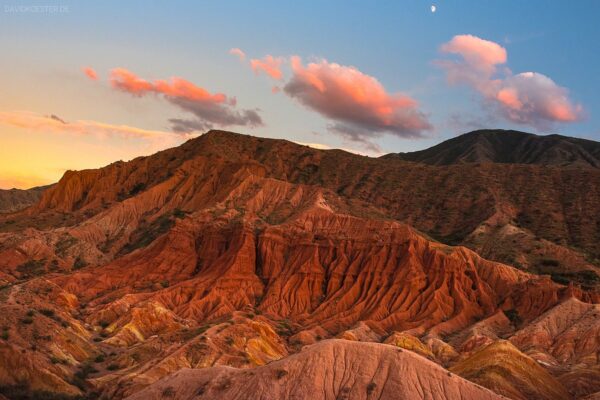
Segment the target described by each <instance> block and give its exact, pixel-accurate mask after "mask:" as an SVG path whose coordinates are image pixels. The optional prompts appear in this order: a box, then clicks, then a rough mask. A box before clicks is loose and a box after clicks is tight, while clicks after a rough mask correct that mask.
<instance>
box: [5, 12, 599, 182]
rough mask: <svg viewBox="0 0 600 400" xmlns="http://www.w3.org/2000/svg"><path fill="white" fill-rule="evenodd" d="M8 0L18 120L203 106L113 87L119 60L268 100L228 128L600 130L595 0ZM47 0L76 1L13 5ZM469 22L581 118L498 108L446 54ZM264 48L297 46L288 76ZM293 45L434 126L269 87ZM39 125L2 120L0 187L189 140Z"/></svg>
mask: <svg viewBox="0 0 600 400" xmlns="http://www.w3.org/2000/svg"><path fill="white" fill-rule="evenodd" d="M0 4H1V5H2V6H1V9H0V33H1V34H0V45H1V46H2V49H3V55H2V62H1V63H0V84H1V87H2V88H3V90H2V93H3V94H2V96H0V112H4V113H5V115H4V117H6V118H10V117H11V114H10V113H14V112H27V113H32V114H36V115H41V116H47V115H51V114H54V115H57V116H59V117H60V118H61V119H63V120H65V121H66V122H71V121H96V122H99V123H103V124H109V125H115V126H121V125H127V126H129V127H136V128H140V129H145V130H152V131H160V132H170V131H171V130H172V126H171V124H170V123H169V119H172V118H185V117H186V116H189V115H190V113H189V110H185V109H183V108H182V107H181V106H178V105H177V104H176V102H173V101H165V99H166V96H162V95H152V94H149V95H131V93H124V92H123V90H115V88H114V87H111V85H110V84H109V82H108V74H109V71H111V70H112V69H114V68H125V69H127V70H129V71H131V72H133V73H135V74H136V75H137V76H139V77H142V78H144V79H147V80H149V81H153V80H156V79H164V80H167V79H169V78H170V77H180V78H183V79H185V80H187V81H189V82H191V83H193V84H194V85H196V86H198V87H201V88H204V89H206V90H207V91H208V92H210V93H224V94H225V95H226V96H227V97H228V98H233V97H235V98H236V99H237V103H236V105H235V110H250V109H251V110H258V111H257V112H258V113H259V114H260V116H261V118H262V121H263V122H264V125H263V126H260V127H254V128H252V127H250V126H227V127H226V129H228V130H233V131H237V132H242V133H248V134H252V135H257V136H265V137H275V138H286V139H290V140H294V141H298V142H304V143H319V144H323V145H326V146H330V147H342V148H347V149H352V150H355V151H361V152H367V153H370V154H374V150H373V148H374V147H377V148H378V149H379V151H380V152H383V153H386V152H399V151H412V150H417V149H422V148H426V147H429V146H431V145H433V144H435V143H438V142H440V141H442V140H445V139H447V138H450V137H453V136H455V135H456V134H459V133H463V132H466V131H469V130H472V128H474V127H476V126H478V125H479V126H486V127H490V128H515V129H519V130H524V131H529V132H536V133H541V134H544V133H553V132H556V133H563V134H566V135H570V136H578V137H584V138H590V139H594V140H600V117H599V116H598V115H597V112H596V110H598V109H599V106H600V99H599V96H598V95H597V93H599V92H600V79H597V77H596V74H597V71H599V70H600V52H598V48H599V47H598V43H600V25H599V24H598V23H597V21H598V20H599V18H600V2H597V1H577V2H566V1H526V2H523V1H430V2H424V1H407V2H399V1H386V2H384V1H381V2H367V1H312V2H311V1H303V2H276V1H260V2H248V1H198V2H194V3H193V4H192V3H190V4H187V3H184V2H168V3H167V2H160V3H159V2H157V3H150V2H142V1H131V2H117V1H114V2H111V1H107V2H97V3H92V2H66V1H60V2H48V1H44V2H25V3H17V2H14V1H6V0H1V1H0ZM36 4H38V5H58V6H60V7H62V9H61V10H62V12H55V13H50V12H32V11H30V10H29V11H28V9H21V11H15V8H14V6H17V5H27V6H30V5H36ZM432 4H434V5H435V6H436V7H437V10H436V12H435V13H432V12H431V9H430V6H431V5H432ZM457 35H473V36H475V37H477V38H480V39H481V40H485V41H491V42H495V43H496V44H498V45H499V46H501V47H503V48H504V49H505V51H506V54H507V60H506V62H505V63H502V65H500V64H498V67H497V68H498V69H497V72H498V73H502V74H507V73H505V72H504V69H505V68H509V69H510V71H511V72H510V74H511V75H516V74H518V73H521V72H528V71H534V72H537V73H539V74H543V75H544V76H546V77H548V78H550V79H551V80H552V81H553V82H554V83H555V84H556V85H557V87H560V88H564V89H565V90H568V102H569V104H571V105H573V107H575V106H577V105H580V106H581V107H582V109H581V110H580V111H577V118H576V120H573V121H570V122H552V121H550V123H544V124H541V125H540V124H532V123H527V122H526V123H516V122H515V121H516V120H518V119H520V120H523V119H527V118H528V117H530V116H531V115H527V116H523V115H522V114H519V115H518V116H516V117H515V116H513V118H512V119H511V118H506V114H502V113H499V112H498V110H497V109H494V108H493V107H496V108H497V107H498V104H496V105H494V106H493V107H491V106H490V103H493V102H494V101H495V100H493V99H492V100H493V101H491V100H490V99H491V97H490V95H489V93H487V92H485V90H484V89H475V86H474V85H473V84H464V82H462V83H459V84H449V82H448V79H449V78H448V71H447V70H445V69H444V68H442V67H440V66H439V65H437V64H436V61H435V60H440V59H449V58H452V59H454V58H456V57H458V58H459V59H460V56H461V55H462V53H452V54H444V52H442V51H441V50H440V48H441V46H442V45H443V44H444V43H448V42H449V41H451V40H452V39H453V37H455V36H457ZM231 48H239V49H242V50H243V51H244V52H245V54H246V55H247V60H246V62H244V63H242V62H240V61H239V60H238V59H237V58H236V57H234V56H232V55H231V54H229V50H230V49H231ZM457 54H458V55H457ZM266 55H273V56H275V57H281V58H282V59H283V60H284V61H283V63H282V66H281V69H282V71H283V74H284V76H285V78H284V79H283V80H282V81H281V82H274V81H273V80H272V79H270V78H269V77H268V76H267V75H266V74H263V73H258V74H255V73H253V71H252V69H251V68H250V65H249V60H250V59H253V58H256V59H260V58H262V57H264V56H266ZM293 55H297V56H299V57H301V60H302V65H303V66H304V67H305V68H307V70H308V65H309V63H310V62H319V61H320V60H327V63H328V64H326V65H325V67H327V66H329V65H331V64H333V63H336V64H339V65H341V66H343V67H350V66H352V67H354V68H355V70H356V71H359V72H360V74H361V75H360V76H359V77H363V76H368V77H372V78H374V79H376V80H377V81H378V82H379V83H380V84H381V85H382V87H383V88H384V89H385V92H386V93H387V94H390V95H394V94H397V93H401V94H402V95H403V96H406V97H409V98H410V99H412V100H414V101H415V102H416V103H417V104H418V105H417V106H415V107H416V111H417V112H418V113H419V115H421V116H422V119H424V120H426V121H427V122H428V124H429V125H430V126H431V128H430V129H427V130H425V131H423V132H421V133H419V135H418V136H421V137H414V135H408V134H405V131H403V130H402V129H404V128H402V127H400V128H397V129H396V130H395V131H390V132H387V131H385V130H382V131H380V132H378V133H377V135H374V136H369V137H368V143H367V144H365V143H366V142H365V141H356V140H353V139H352V138H356V136H351V135H354V133H349V134H347V135H346V136H344V135H339V134H336V133H334V132H333V131H332V130H331V129H329V128H330V127H331V125H332V123H336V122H342V123H344V124H345V126H346V127H350V128H353V129H354V128H357V127H358V128H360V129H367V128H368V125H365V124H366V123H364V121H362V120H361V121H358V125H357V121H356V120H355V119H352V115H349V114H348V113H346V114H343V112H342V116H341V117H339V115H338V117H339V118H338V117H336V116H334V117H332V113H334V111H331V110H328V109H323V108H322V107H321V108H319V106H318V105H316V104H315V102H314V99H312V100H311V98H308V97H302V96H303V93H304V94H306V92H302V90H303V89H306V87H301V89H300V90H301V92H300V93H298V92H296V93H292V92H291V90H290V91H288V90H282V91H280V92H279V93H276V94H274V93H272V92H271V88H272V87H273V86H274V85H278V86H279V87H280V88H282V89H283V88H285V86H286V83H287V82H288V81H290V80H291V79H292V78H293V77H294V71H292V68H291V66H290V65H291V64H290V57H291V56H293ZM84 66H90V67H92V68H93V69H94V70H95V71H97V73H98V76H99V79H98V81H92V80H90V79H87V78H86V77H85V76H84V75H83V73H82V72H81V69H82V67H84ZM321 72H323V71H321ZM325 72H327V71H325ZM490 82H491V79H490ZM507 82H508V81H507ZM300 83H302V82H300ZM304 83H306V82H304ZM334 83H335V82H334ZM503 84H504V83H503ZM506 85H508V86H510V85H512V83H506ZM515 85H516V83H515ZM515 87H516V88H518V89H519V90H525V89H522V88H523V87H522V86H515ZM511 88H512V86H511ZM367 89H368V88H367ZM561 90H562V89H561ZM484 92H485V93H484ZM154 93H155V92H154ZM552 93H554V92H551V93H550V94H548V96H550V97H551V95H552ZM550 97H545V98H550ZM548 101H550V100H548ZM232 107H233V106H232ZM573 109H575V108H573ZM335 112H337V111H335ZM195 115H198V114H195ZM336 118H338V119H337V120H336ZM340 118H341V119H340ZM0 122H1V121H0ZM546 122H548V121H546ZM38 126H39V125H35V126H33V127H31V126H29V127H26V128H23V127H22V126H15V124H14V123H13V124H12V125H11V124H10V123H4V124H0V158H1V159H4V160H5V161H4V164H5V165H4V166H2V165H0V187H9V186H27V185H29V184H34V183H35V184H38V183H46V182H50V181H53V180H56V179H58V178H59V177H60V176H61V174H62V172H64V170H66V169H80V168H92V167H99V166H101V165H104V164H106V163H108V162H111V161H114V160H116V159H120V158H123V159H128V158H131V157H134V156H137V155H140V154H147V153H148V152H152V151H155V150H157V149H158V148H160V147H161V146H166V145H176V144H178V143H177V140H174V141H170V140H167V141H163V142H160V143H155V142H153V143H151V144H148V143H147V142H146V141H145V140H144V138H139V137H136V138H133V139H132V138H130V137H127V138H123V137H121V136H119V134H115V135H112V134H111V135H108V136H105V135H102V134H97V135H89V136H86V135H85V134H80V133H79V131H77V133H73V132H74V131H75V128H73V130H71V131H70V132H68V133H66V134H61V133H60V132H58V133H57V132H54V131H52V132H51V133H48V132H45V131H44V130H43V129H39V128H37V127H38ZM86 126H87V125H86ZM215 127H218V126H215ZM366 127H367V128H366ZM379 128H381V126H379ZM374 129H378V128H377V127H376V126H375V128H374ZM381 129H384V128H381ZM352 132H355V130H353V131H352ZM182 140H183V139H182ZM361 140H362V139H361ZM369 144H373V145H374V146H370V145H369ZM9 149H10V150H9ZM54 153H55V154H56V156H55V157H53V156H52V154H54ZM84 153H85V155H83V154H84ZM32 157H34V158H36V160H37V161H35V162H33V161H31V158H32ZM6 160H10V161H9V162H7V161H6ZM8 163H10V166H9V165H8ZM28 169H29V170H28Z"/></svg>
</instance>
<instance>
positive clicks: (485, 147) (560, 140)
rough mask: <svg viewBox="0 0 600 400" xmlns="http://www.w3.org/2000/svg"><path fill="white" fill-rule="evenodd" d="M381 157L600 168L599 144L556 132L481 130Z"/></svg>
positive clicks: (448, 162) (438, 162)
mask: <svg viewBox="0 0 600 400" xmlns="http://www.w3.org/2000/svg"><path fill="white" fill-rule="evenodd" d="M382 158H386V159H392V158H397V159H402V160H406V161H413V162H420V163H425V164H430V165H451V164H457V163H502V164H538V165H555V166H562V167H564V166H579V167H593V168H600V143H598V142H595V141H592V140H587V139H580V138H574V137H569V136H562V135H557V134H551V135H545V136H540V135H535V134H532V133H525V132H520V131H514V130H502V129H484V130H477V131H472V132H469V133H465V134H462V135H459V136H456V137H454V138H452V139H448V140H446V141H444V142H442V143H439V144H437V145H435V146H432V147H430V148H428V149H424V150H420V151H415V152H409V153H390V154H386V155H384V156H382Z"/></svg>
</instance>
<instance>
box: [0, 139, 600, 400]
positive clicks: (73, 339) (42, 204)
mask: <svg viewBox="0 0 600 400" xmlns="http://www.w3.org/2000/svg"><path fill="white" fill-rule="evenodd" d="M584 180H587V182H588V183H589V184H590V185H592V186H591V187H592V189H590V187H588V186H585V190H584V185H583V184H582V183H581V182H583V181H584ZM567 181H568V182H569V185H570V186H569V187H567V186H566V182H567ZM596 181H597V182H598V183H600V172H599V171H598V170H596V169H593V168H587V169H577V168H575V169H569V170H565V171H563V170H561V169H560V168H557V167H546V166H535V165H534V166H522V165H496V164H486V165H478V166H469V167H468V168H467V167H465V166H464V165H456V166H451V167H443V168H441V169H440V168H439V167H433V166H427V165H419V164H413V163H409V162H405V161H400V160H393V159H369V158H365V157H359V156H355V155H350V154H348V153H344V152H340V151H319V150H314V149H310V148H307V147H304V146H299V145H295V144H292V143H289V142H285V141H274V140H267V139H258V138H252V137H245V136H242V135H236V134H231V133H226V132H213V133H209V134H206V135H204V136H203V137H200V138H198V139H195V140H192V141H189V142H187V143H186V144H184V145H183V146H181V147H179V148H175V149H170V150H166V151H163V152H160V153H157V154H156V155H153V156H150V157H143V158H138V159H135V160H133V161H131V162H128V163H122V162H119V163H114V164H111V165H110V166H107V167H105V168H102V169H98V170H88V171H81V172H68V173H67V174H65V176H64V177H63V179H61V181H60V182H59V183H58V184H56V185H55V186H53V187H52V188H50V189H48V190H47V191H46V192H45V193H44V194H43V196H42V198H41V200H40V201H39V203H37V204H36V205H35V206H33V207H30V208H28V209H26V210H22V211H19V212H17V213H14V214H10V215H9V216H0V286H2V287H3V288H2V289H0V300H2V302H1V303H0V311H1V312H2V315H3V317H2V321H1V322H2V324H1V325H2V326H1V327H0V328H1V329H2V331H0V335H1V336H0V348H1V349H2V352H4V353H5V354H13V355H17V354H18V355H19V357H18V358H17V361H16V364H14V362H11V363H8V362H0V388H1V387H8V388H9V389H10V390H13V389H14V390H16V389H15V386H18V385H19V384H20V383H21V380H22V379H21V378H22V377H26V378H27V379H28V380H30V381H31V385H30V387H28V388H27V390H30V391H31V392H33V393H35V392H38V391H43V390H50V391H54V392H59V393H65V394H79V393H91V392H99V393H103V394H104V395H106V396H109V397H111V398H123V397H126V396H135V395H136V393H139V396H142V393H145V395H148V396H159V395H162V391H168V390H167V389H168V388H169V387H170V385H173V384H174V383H177V385H181V391H176V392H175V394H174V396H176V398H187V397H186V396H188V397H189V396H191V395H192V394H193V393H195V391H197V389H198V388H199V387H200V386H199V383H198V382H200V381H202V382H204V381H207V380H208V379H214V380H220V379H228V380H230V381H231V385H230V386H229V387H227V388H224V389H219V387H220V386H219V385H217V384H216V383H215V382H213V381H211V382H210V383H207V385H206V390H207V392H206V393H207V394H206V396H209V397H210V396H211V395H212V396H215V395H216V393H217V391H219V390H222V391H223V392H222V393H223V396H224V397H223V398H236V397H235V396H238V395H239V393H240V392H239V390H241V389H240V388H241V387H242V385H246V384H247V383H248V379H249V378H248V377H249V376H252V375H250V374H257V375H256V377H257V379H258V378H260V379H258V380H256V384H255V385H256V386H254V390H257V391H258V390H263V388H264V387H267V386H268V387H270V389H269V390H273V392H268V393H271V394H272V395H273V396H275V395H277V394H281V395H284V394H290V393H292V392H291V391H292V390H299V391H298V393H300V395H301V396H302V395H304V396H308V395H309V392H307V391H306V390H305V389H302V390H300V389H294V388H295V387H298V388H301V387H302V385H303V383H302V382H305V381H304V380H303V379H308V378H307V377H301V376H300V375H301V373H300V372H299V371H301V370H303V369H302V368H304V369H308V370H310V371H312V372H311V373H314V374H318V372H319V370H318V369H317V368H318V367H319V365H318V364H314V363H322V364H323V365H325V366H327V368H329V369H330V370H331V371H333V376H321V377H320V378H319V379H320V380H319V382H320V384H322V385H324V386H323V387H324V388H326V389H324V390H325V392H323V393H325V394H324V396H325V397H323V398H330V396H334V395H347V396H349V397H348V398H370V397H368V396H367V388H368V387H369V383H370V382H367V381H365V379H366V378H365V377H364V376H362V375H357V374H351V375H350V377H349V378H348V379H349V381H348V382H350V381H351V382H356V390H354V389H352V388H353V387H354V386H352V387H350V390H349V391H348V390H346V389H345V388H346V386H345V385H346V382H345V381H341V380H340V379H342V378H339V376H344V374H346V373H348V374H350V372H351V371H353V370H352V367H351V365H355V364H356V365H360V364H361V363H362V362H364V363H365V368H367V369H369V368H371V369H373V374H375V372H374V371H375V370H376V369H377V365H378V364H381V365H385V366H386V367H385V368H388V369H389V371H394V370H397V369H402V368H407V367H406V365H412V364H414V363H416V365H418V373H417V374H416V375H414V376H413V375H410V374H408V375H407V376H406V377H404V378H402V379H403V380H401V379H400V378H399V377H398V376H391V375H390V376H388V377H387V378H385V379H384V377H380V378H377V379H376V381H374V384H375V386H372V388H371V392H372V393H373V396H375V393H379V394H382V396H383V397H381V398H386V396H389V395H390V394H389V393H394V391H405V393H406V394H407V396H409V397H412V395H414V394H415V393H416V392H413V391H411V390H417V391H418V393H420V394H421V396H425V394H431V395H432V396H439V397H441V398H444V397H445V398H453V396H454V393H457V391H464V392H463V393H472V394H473V396H474V395H475V393H477V394H478V395H479V394H480V395H482V396H490V398H494V395H493V394H491V393H490V392H488V391H485V390H483V389H481V388H479V387H478V386H475V385H472V384H469V383H468V382H465V381H463V380H462V379H460V378H458V377H457V376H454V375H452V376H448V375H447V374H448V373H447V372H444V370H443V369H442V367H440V366H437V365H435V364H433V363H432V362H430V361H427V360H425V358H427V359H429V360H432V361H434V362H436V363H438V364H439V365H441V366H443V367H445V368H448V367H450V368H451V369H453V370H456V371H457V372H458V373H459V374H460V375H462V376H464V377H466V378H467V379H471V380H473V381H475V382H478V383H480V384H481V385H484V386H486V387H488V388H491V389H492V390H495V391H497V393H501V394H504V395H506V396H509V397H512V398H515V399H520V398H527V397H528V396H530V395H531V393H537V392H535V390H536V388H535V386H536V385H535V381H536V380H540V382H542V381H543V382H545V384H544V385H545V386H547V387H548V388H549V389H548V391H547V392H544V393H537V394H535V395H536V396H541V397H542V398H557V399H559V398H566V397H569V396H572V397H583V396H587V395H591V394H593V393H594V392H596V391H598V390H600V388H599V387H598V385H597V383H596V382H598V381H600V379H598V377H599V373H598V371H599V370H598V357H597V352H598V349H599V342H598V321H599V318H598V313H599V312H598V308H597V307H598V306H597V305H596V304H593V303H597V302H598V300H599V295H598V293H597V291H595V290H594V288H595V286H596V282H595V281H594V280H593V277H594V276H596V275H593V274H595V273H596V270H597V266H596V264H594V260H593V256H590V255H593V254H596V253H595V252H597V251H598V247H597V246H598V241H596V239H595V236H594V235H595V233H594V229H595V228H594V224H596V223H597V216H598V215H600V208H598V207H600V202H594V201H593V198H597V197H594V196H597V195H598V194H600V193H596V192H594V190H598V187H600V184H599V185H596V186H594V182H596ZM515 182H516V183H517V184H516V185H515ZM519 182H521V183H523V184H522V185H520V186H519V185H518V183H519ZM525 182H527V184H525ZM580 183H581V184H580ZM571 202H576V203H577V204H579V206H577V207H572V205H571ZM442 206H443V207H442ZM536 207H538V208H536ZM539 207H541V208H539ZM540 209H543V210H546V212H547V213H552V215H553V216H554V219H553V220H552V221H560V223H556V224H554V223H553V222H552V221H550V220H549V219H548V218H546V217H545V214H539V213H538V212H537V211H536V210H540ZM594 213H596V214H594ZM8 221H14V222H11V223H7V222H8ZM407 222H408V223H409V224H406V223H407ZM517 224H519V225H520V226H517ZM410 225H414V226H416V227H417V228H419V229H422V230H424V231H427V232H429V233H434V234H436V237H438V238H440V239H441V240H446V241H447V242H449V243H455V242H457V241H462V240H464V242H465V244H467V245H468V246H470V247H471V248H472V249H476V250H478V251H480V252H481V253H482V254H484V255H487V256H490V257H491V258H494V259H499V260H504V261H508V260H509V259H518V260H520V262H521V264H519V265H518V266H520V267H521V268H523V269H526V270H527V271H529V272H525V271H522V270H520V269H517V268H515V265H510V263H508V264H507V263H500V262H495V261H490V260H488V259H486V258H483V257H482V256H481V255H479V254H477V253H476V252H474V251H473V250H470V249H469V248H467V247H461V246H451V245H448V244H443V243H440V242H438V241H435V240H433V239H432V238H430V237H429V236H427V235H426V234H423V233H421V231H419V230H417V229H415V228H413V227H411V226H410ZM566 226H568V227H569V228H568V229H567V228H566ZM573 227H577V229H575V228H573ZM567 231H568V232H567ZM536 235H539V237H536ZM557 237H560V238H561V239H560V240H558V239H557ZM448 238H453V239H452V240H449V239H448ZM515 238H523V239H524V240H523V241H516V242H514V240H515ZM550 240H554V242H551V241H550ZM513 242H514V243H513ZM538 245H539V246H541V247H539V251H540V252H539V253H535V254H534V253H533V252H530V251H529V250H527V249H529V248H530V247H531V246H533V247H536V246H538ZM574 246H577V247H574ZM501 250H502V251H501ZM504 250H506V251H504ZM583 251H587V252H588V254H587V258H585V259H584V258H583V255H582V254H583V253H582V252H583ZM511 252H512V253H511ZM509 253H510V254H509ZM513 253H514V254H513ZM509 255H510V257H509ZM513 255H514V256H515V257H516V258H514V257H513ZM550 255H551V256H552V257H553V258H551V259H550V258H548V259H546V258H544V259H543V260H544V262H545V263H546V264H544V265H542V267H543V268H546V270H544V269H543V268H542V269H543V270H539V269H536V268H538V267H539V266H540V265H541V264H540V265H538V264H536V262H537V261H536V260H538V259H542V258H543V257H550ZM511 257H512V258H511ZM549 260H552V262H550V261H549ZM538 261H539V260H538ZM540 268H541V267H540ZM547 269H549V270H547ZM549 271H550V272H551V273H550V274H549V275H551V276H549V275H546V274H543V275H541V276H540V275H537V274H535V273H530V272H542V273H544V272H549ZM586 271H587V272H586ZM586 277H589V278H590V279H587V278H586ZM583 278H586V279H587V280H585V279H584V280H583V281H582V279H583ZM565 279H566V280H567V281H571V282H576V283H584V285H583V287H581V286H579V285H578V284H573V283H570V284H566V285H565V284H561V282H563V283H568V282H567V281H565ZM5 328H6V329H5ZM330 338H341V339H345V341H339V340H335V341H328V342H324V343H317V342H320V341H322V340H323V339H330ZM503 340H509V341H510V343H512V344H513V345H514V346H509V345H508V344H507V343H505V342H504V341H503ZM351 342H384V343H388V344H390V345H392V346H395V348H394V347H391V346H387V345H382V344H379V343H377V344H374V343H371V344H366V343H351ZM314 343H317V344H316V345H313V346H311V347H310V348H307V349H306V350H304V351H301V349H302V347H303V346H304V345H311V344H314ZM398 348H401V349H404V350H402V351H401V352H398ZM363 349H367V350H365V351H363ZM298 352H300V353H298ZM365 352H366V353H369V352H370V353H372V357H370V358H369V359H368V360H367V359H364V360H363V358H364V357H365V356H364V354H365ZM413 352H414V353H415V354H413ZM295 353H298V354H295ZM290 354H292V355H290ZM332 354H339V355H340V358H339V360H338V359H337V358H335V357H332ZM417 354H418V355H417ZM498 354H500V355H501V356H502V357H505V359H506V360H507V362H508V363H509V364H511V365H512V364H514V365H516V366H519V368H515V369H514V371H513V372H510V371H508V372H507V371H504V372H503V374H508V376H504V377H503V379H502V380H498V379H496V377H495V375H494V374H495V372H494V371H496V369H497V365H496V364H494V362H495V361H497V360H496V358H497V356H498ZM398 357H400V358H398ZM407 357H408V358H407ZM419 357H420V358H419ZM13 359H14V357H13ZM18 360H21V361H18ZM276 360H280V361H276ZM344 360H346V361H347V364H345V361H344ZM415 360H416V361H415ZM473 360H478V361H477V362H474V361H473ZM484 361H485V362H484ZM278 363H279V364H278ZM531 363H534V364H535V368H534V367H532V365H534V364H531ZM263 365H264V367H261V366H263ZM276 365H283V366H286V368H287V367H288V366H289V368H288V369H286V370H288V372H289V374H290V377H289V378H286V379H284V380H281V381H279V380H277V379H275V380H273V379H271V374H273V371H274V368H277V367H276ZM224 366H230V367H234V368H236V369H230V368H225V367H224ZM185 368H192V369H193V370H192V371H185V372H178V371H180V370H182V369H185ZM347 368H350V369H348V370H347ZM382 368H383V367H382ZM388 369H386V370H388ZM292 371H297V372H293V373H292ZM373 374H371V375H370V376H373ZM338 375H339V376H338ZM315 376H316V375H315ZM417 377H424V378H425V377H426V380H418V379H417ZM344 379H346V378H344ZM207 382H208V381H207ZM277 382H279V383H277ZM436 382H437V383H436ZM294 385H299V386H294ZM146 387H149V388H148V389H147V391H144V388H146ZM376 388H378V389H376ZM565 388H566V389H565ZM363 389H364V390H363ZM7 390H8V389H7ZM229 390H230V391H229ZM377 390H379V391H377ZM566 390H568V391H569V392H568V393H567V392H566ZM0 393H2V390H0ZM209 393H210V395H209ZM353 393H356V394H353ZM386 393H388V394H386ZM565 393H567V394H565ZM202 395H204V394H202ZM353 396H354V397H353ZM378 396H379V395H378ZM565 396H566V397H565ZM209 397H207V398H209ZM467 398H468V397H467ZM495 398H497V397H495Z"/></svg>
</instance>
